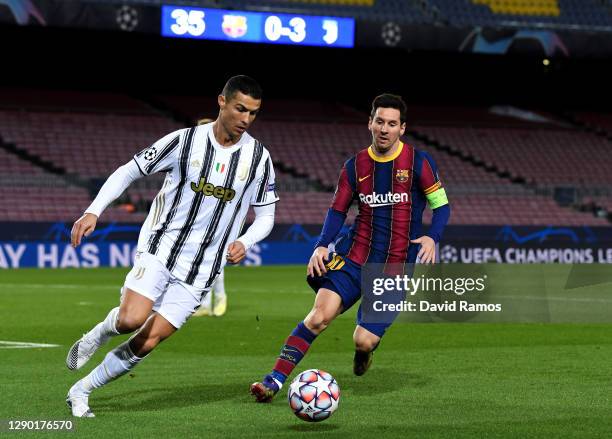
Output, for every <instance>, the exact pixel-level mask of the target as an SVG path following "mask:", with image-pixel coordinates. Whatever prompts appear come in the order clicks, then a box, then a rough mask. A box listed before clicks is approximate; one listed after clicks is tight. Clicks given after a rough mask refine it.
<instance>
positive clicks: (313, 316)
mask: <svg viewBox="0 0 612 439" xmlns="http://www.w3.org/2000/svg"><path fill="white" fill-rule="evenodd" d="M332 320H333V315H332V314H331V313H326V312H325V310H323V309H322V308H318V307H315V308H313V309H312V311H310V313H309V314H308V316H306V318H305V319H304V324H305V325H306V327H307V328H308V329H310V330H311V331H312V332H314V333H315V334H318V333H320V332H322V331H324V330H325V328H327V327H328V326H329V324H330V323H331V321H332Z"/></svg>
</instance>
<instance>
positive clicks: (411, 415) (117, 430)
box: [0, 266, 612, 439]
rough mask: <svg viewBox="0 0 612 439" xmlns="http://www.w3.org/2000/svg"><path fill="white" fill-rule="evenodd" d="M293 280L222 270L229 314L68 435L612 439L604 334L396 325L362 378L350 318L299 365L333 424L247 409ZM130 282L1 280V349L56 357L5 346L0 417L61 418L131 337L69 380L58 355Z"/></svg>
mask: <svg viewBox="0 0 612 439" xmlns="http://www.w3.org/2000/svg"><path fill="white" fill-rule="evenodd" d="M550 269H551V270H556V269H558V268H550ZM304 271H305V269H304V267H289V266H288V267H260V268H251V267H247V268H243V267H238V268H234V267H232V268H229V269H227V272H226V285H227V290H228V297H229V308H228V312H227V314H226V315H225V316H224V317H222V318H211V317H207V318H193V319H191V320H190V321H189V322H188V323H187V324H186V325H185V326H184V327H183V328H182V329H181V331H179V332H178V333H177V334H175V335H174V336H173V337H172V338H170V339H169V340H167V341H166V342H164V343H163V344H162V345H160V346H159V347H158V349H157V350H156V351H155V352H153V353H152V355H151V356H150V357H148V358H147V359H146V360H145V361H143V363H142V364H140V365H139V366H138V367H137V368H136V369H135V370H134V371H133V373H132V374H131V375H129V376H124V377H122V378H120V379H119V380H117V381H115V382H113V383H110V384H109V385H107V386H106V387H104V388H102V389H100V390H98V391H96V392H94V393H93V394H92V397H91V398H90V404H91V408H92V410H93V411H94V412H95V413H96V416H97V417H96V418H95V419H83V420H81V419H78V420H75V424H76V431H77V432H78V436H79V437H115V438H119V437H129V438H138V437H146V438H152V437H194V436H202V437H221V436H223V437H247V436H266V437H315V435H322V436H323V437H373V436H377V437H379V438H382V437H403V438H428V437H440V438H463V437H465V438H470V439H473V438H479V437H487V438H506V437H508V438H515V437H521V438H527V437H541V438H559V437H576V438H586V437H602V438H604V437H606V438H609V437H611V435H612V433H611V432H612V400H611V396H612V325H610V324H493V323H476V324H449V323H447V324H443V323H442V324H423V323H420V324H419V323H397V324H396V325H394V326H393V327H392V328H391V329H390V330H389V332H388V334H387V335H386V336H385V338H384V339H383V342H382V344H381V346H380V348H379V350H378V351H377V352H376V355H375V357H374V364H373V366H372V369H371V370H370V371H369V372H368V373H367V374H366V375H364V376H363V377H355V376H353V375H352V355H353V346H352V338H351V336H352V332H353V329H354V318H355V317H354V316H355V310H351V311H349V312H347V313H346V314H344V315H342V316H341V317H340V318H338V319H337V321H335V322H334V323H333V324H332V326H331V327H330V328H329V329H328V330H327V332H326V333H324V334H323V335H322V336H321V337H319V339H318V340H317V341H316V342H315V343H314V344H313V346H312V348H311V350H310V352H309V353H308V355H307V356H306V358H305V359H304V361H303V362H302V363H301V364H300V365H299V366H298V369H299V370H304V369H309V368H321V369H325V370H327V371H329V372H331V373H332V374H333V375H334V376H335V378H336V379H337V380H338V383H339V385H340V388H341V392H342V396H341V401H340V407H339V409H338V411H337V413H335V414H334V415H333V416H332V417H331V418H330V419H329V420H327V421H324V422H322V423H319V424H308V423H305V422H303V421H301V420H299V419H298V418H296V417H295V416H294V415H293V414H292V413H291V411H290V410H289V407H288V405H287V402H286V397H285V391H284V390H283V391H282V392H281V394H280V395H279V396H278V397H277V400H275V401H274V402H273V403H272V404H255V403H254V402H253V401H252V399H251V397H250V395H248V387H249V385H250V384H251V383H252V382H253V381H255V380H258V379H260V378H261V377H262V376H263V375H264V374H265V373H267V372H268V371H269V370H270V368H271V366H272V364H273V362H274V359H275V358H276V355H277V353H278V351H279V349H280V346H281V344H282V342H283V340H284V339H285V337H286V336H287V335H288V334H289V332H290V331H291V330H292V329H293V327H294V326H295V325H296V323H297V322H298V321H300V320H301V319H302V318H303V317H304V315H305V314H306V313H307V311H308V310H309V309H310V306H311V305H312V301H313V298H314V295H313V294H312V292H311V291H310V290H309V289H308V287H307V285H306V283H305V282H304ZM126 272H127V270H125V269H91V270H15V271H2V272H0V341H22V342H34V343H51V344H58V345H61V346H60V347H55V348H36V349H6V348H3V347H2V346H0V401H1V404H0V419H4V420H5V421H6V420H7V419H47V420H49V419H69V414H68V409H67V408H66V406H65V403H64V398H65V395H66V392H67V390H68V388H69V387H70V386H71V385H72V384H73V383H74V382H75V381H76V380H77V379H79V378H80V377H82V376H84V374H85V373H87V372H89V371H90V370H91V369H92V368H93V367H94V366H95V365H96V364H98V363H99V362H100V361H101V359H102V358H103V356H104V355H105V353H106V352H107V351H108V349H109V348H110V347H112V346H114V345H116V344H118V343H119V342H121V341H122V340H125V339H126V337H118V338H116V339H113V340H112V341H111V343H110V345H108V346H106V347H104V348H102V349H101V350H100V352H98V353H97V354H96V355H95V356H94V358H93V359H92V360H91V361H90V362H89V363H88V364H87V365H86V366H85V367H84V368H83V369H81V370H80V371H77V372H71V371H68V369H66V366H65V364H64V361H65V357H66V352H67V349H68V348H69V347H70V345H71V344H72V343H73V342H74V341H75V340H76V339H77V338H78V337H79V336H80V335H81V334H82V333H83V332H85V331H87V330H89V329H90V328H91V327H92V326H93V325H94V324H95V323H97V322H99V321H100V320H101V319H103V318H104V316H105V315H106V313H107V311H108V310H109V309H110V308H111V307H113V306H116V304H117V303H118V299H119V287H120V286H121V284H122V283H123V279H124V276H125V274H126ZM609 285H610V284H608V285H607V287H609ZM12 434H15V436H11V437H18V436H19V434H18V433H12ZM66 434H68V433H40V435H41V436H43V435H44V436H45V437H53V436H60V437H67V436H65V435H66ZM7 435H8V433H7ZM21 435H30V434H29V433H21ZM7 437H9V436H7Z"/></svg>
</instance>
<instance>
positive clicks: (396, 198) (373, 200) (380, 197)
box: [359, 192, 408, 207]
mask: <svg viewBox="0 0 612 439" xmlns="http://www.w3.org/2000/svg"><path fill="white" fill-rule="evenodd" d="M359 201H361V202H362V203H364V204H367V205H368V206H370V207H382V206H392V205H393V204H397V203H407V202H408V194H407V193H406V192H404V193H401V194H396V193H393V192H387V193H386V194H377V193H376V192H372V193H371V194H368V195H366V194H359Z"/></svg>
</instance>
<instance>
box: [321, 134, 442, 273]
mask: <svg viewBox="0 0 612 439" xmlns="http://www.w3.org/2000/svg"><path fill="white" fill-rule="evenodd" d="M353 200H356V201H357V202H358V205H359V213H358V215H357V218H356V220H355V223H354V224H353V226H352V227H351V228H350V230H349V232H348V233H347V234H346V235H344V236H342V237H341V238H340V239H339V240H338V241H337V242H336V251H337V252H338V253H340V254H342V255H344V256H346V257H348V258H349V259H350V260H352V261H353V262H355V263H357V264H360V265H363V264H365V263H366V262H367V263H385V264H387V263H406V262H408V263H414V262H415V260H416V255H417V252H418V247H419V246H418V244H414V245H411V243H410V240H411V239H416V238H418V237H420V236H422V231H421V229H422V217H423V211H424V209H425V205H426V203H427V202H428V201H429V204H430V207H432V208H434V209H435V208H437V207H440V206H442V205H444V204H447V203H448V201H447V199H446V195H445V192H444V188H443V187H442V182H441V181H440V178H439V176H438V170H437V167H436V164H435V162H434V161H433V159H432V158H431V156H430V155H429V154H427V153H425V152H423V151H419V150H417V149H415V148H413V147H412V146H410V145H408V144H406V143H403V142H402V143H400V146H399V148H398V150H397V151H396V152H395V153H394V154H393V155H392V156H389V157H385V158H381V157H378V156H376V155H375V154H374V152H373V151H372V147H369V148H366V149H363V150H361V151H360V152H359V153H357V154H356V155H355V156H353V157H351V158H350V159H349V160H347V161H346V163H345V164H344V166H343V168H342V171H341V173H340V178H339V180H338V186H337V188H336V192H335V194H334V198H333V201H332V205H331V208H332V209H334V210H336V211H338V212H340V213H343V214H346V213H347V211H348V209H349V207H350V205H351V203H352V202H353Z"/></svg>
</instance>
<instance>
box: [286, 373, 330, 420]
mask: <svg viewBox="0 0 612 439" xmlns="http://www.w3.org/2000/svg"><path fill="white" fill-rule="evenodd" d="M287 397H288V398H289V407H290V408H291V410H292V411H293V414H295V416H297V417H298V418H300V419H302V420H304V421H308V422H319V421H323V420H325V419H327V418H329V417H330V416H331V414H332V413H333V412H335V411H336V409H337V408H338V402H340V387H338V383H337V382H336V380H335V379H334V377H333V376H331V375H330V374H329V373H327V372H325V371H323V370H320V369H309V370H305V371H304V372H302V373H300V374H299V375H298V376H296V377H295V378H294V380H293V381H292V382H291V385H290V386H289V394H288V395H287Z"/></svg>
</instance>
